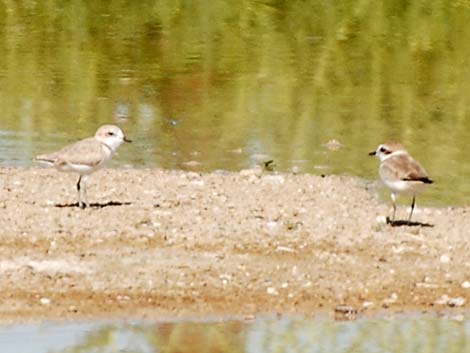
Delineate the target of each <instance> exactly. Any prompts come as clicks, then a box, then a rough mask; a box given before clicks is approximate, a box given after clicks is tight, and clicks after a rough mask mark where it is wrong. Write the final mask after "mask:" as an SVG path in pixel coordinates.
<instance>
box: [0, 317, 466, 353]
mask: <svg viewBox="0 0 470 353" xmlns="http://www.w3.org/2000/svg"><path fill="white" fill-rule="evenodd" d="M0 351H1V352H2V353H43V352H44V353H46V352H48V353H50V352H54V353H59V352H61V353H66V352H67V353H72V352H73V353H75V352H135V353H144V352H145V353H147V352H167V353H171V352H179V353H184V352H188V353H196V352H206V353H211V352H214V353H215V352H218V353H223V352H227V353H232V352H247V353H261V352H266V353H267V352H273V353H274V352H298V353H301V352H318V353H321V352H325V353H340V352H341V353H342V352H349V353H353V352H362V353H395V352H396V353H412V352H416V353H418V352H419V353H432V352H446V353H450V352H456V353H457V352H459V353H460V352H469V351H470V321H468V320H467V321H454V320H450V319H437V318H430V317H427V318H426V317H414V318H412V317H401V318H395V319H384V318H382V319H361V320H357V321H348V322H339V321H330V320H325V319H311V320H306V319H292V318H284V319H268V318H265V319H257V320H255V321H253V322H249V323H246V322H239V321H223V322H173V323H70V324H64V325H54V324H43V325H40V326H35V325H18V326H12V327H0Z"/></svg>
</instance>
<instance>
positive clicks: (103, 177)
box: [0, 168, 470, 322]
mask: <svg viewBox="0 0 470 353" xmlns="http://www.w3.org/2000/svg"><path fill="white" fill-rule="evenodd" d="M76 179H77V178H76V176H75V175H73V174H62V173H58V172H56V171H54V170H49V169H35V168H31V169H27V168H2V169H0V188H1V195H2V196H1V200H0V275H1V278H2V280H1V281H0V293H1V294H0V298H1V300H0V316H1V318H2V320H3V322H12V321H14V322H18V321H30V320H42V319H63V318H66V319H75V318H80V319H83V318H102V317H106V318H117V317H132V318H158V317H161V316H213V315H237V316H239V315H240V316H243V315H249V316H250V315H256V314H259V313H277V312H279V313H301V314H306V315H310V314H314V313H316V312H319V311H327V312H333V311H334V309H335V308H336V307H337V306H338V305H340V304H342V305H347V306H351V307H352V308H354V309H355V310H357V311H358V312H364V313H373V312H376V311H378V310H380V311H382V310H385V311H390V312H397V311H401V310H426V311H448V310H450V311H451V312H457V313H460V312H466V311H465V310H468V308H469V307H470V304H469V300H470V289H469V288H468V287H470V283H469V281H470V258H469V256H468V254H469V253H470V240H469V239H470V238H469V234H468V230H469V229H470V218H469V217H468V212H469V210H470V209H468V208H451V207H449V208H426V207H425V208H423V207H419V208H418V209H417V210H416V213H415V215H414V220H415V221H417V222H420V223H422V224H426V225H431V226H419V225H417V226H401V227H391V226H390V225H387V224H385V223H384V222H383V221H384V216H385V215H387V214H388V213H389V212H390V205H389V204H388V203H386V202H384V201H381V200H379V199H378V197H377V190H376V183H375V182H367V181H363V180H360V179H356V178H353V177H343V176H327V177H324V178H322V177H320V176H312V175H292V174H261V173H258V172H256V171H242V172H240V173H228V172H227V173H225V172H220V173H217V172H216V173H209V174H198V173H192V172H182V171H163V170H157V169H152V170H146V169H144V170H136V169H107V170H102V171H100V172H98V173H96V174H95V175H93V176H92V178H90V183H89V188H88V197H89V201H90V202H91V203H92V204H94V207H92V208H90V209H85V210H81V209H79V208H78V207H75V206H73V204H74V203H76V190H75V188H74V187H75V183H76ZM418 201H419V200H418ZM406 215H407V209H406V208H405V207H400V208H399V210H398V216H399V217H401V218H406ZM467 312H468V311H467Z"/></svg>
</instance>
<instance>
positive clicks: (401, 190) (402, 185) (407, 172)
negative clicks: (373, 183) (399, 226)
mask: <svg viewBox="0 0 470 353" xmlns="http://www.w3.org/2000/svg"><path fill="white" fill-rule="evenodd" d="M369 155H371V156H377V158H378V159H379V160H380V167H379V176H380V179H381V180H382V182H383V183H384V184H385V186H386V187H387V188H388V189H389V190H390V191H391V194H390V197H391V198H392V202H393V215H392V219H391V221H392V222H393V221H394V220H395V212H396V209H397V206H396V203H395V202H396V199H397V196H398V195H399V194H408V195H412V196H413V201H412V203H411V211H410V215H409V217H408V222H410V221H411V216H412V215H413V210H414V207H415V201H416V195H417V193H419V192H420V191H422V190H423V189H424V188H425V187H426V185H427V184H432V183H433V181H432V180H431V179H429V176H428V173H427V172H426V170H425V169H424V168H423V166H422V165H421V164H420V163H419V162H417V161H416V160H415V159H413V157H411V156H410V154H409V153H408V151H407V150H406V149H405V148H404V147H403V146H402V145H401V144H400V143H398V142H387V143H384V144H381V145H379V146H378V147H377V149H376V150H375V151H373V152H370V153H369Z"/></svg>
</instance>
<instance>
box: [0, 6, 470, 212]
mask: <svg viewBox="0 0 470 353" xmlns="http://www.w3.org/2000/svg"><path fill="white" fill-rule="evenodd" d="M469 22H470V6H469V3H468V1H463V0H462V1H454V2H449V3H445V2H444V3H443V2H442V1H441V0H430V1H402V0H377V1H369V0H347V1H339V2H331V1H322V0H306V1H277V0H263V1H253V0H246V1H226V0H202V1H193V2H187V1H174V0H162V1H154V0H142V1H112V2H106V1H79V0H71V1H66V2H64V1H21V2H17V1H7V2H3V3H2V4H1V5H0V49H1V52H2V55H1V56H0V105H1V107H2V116H1V118H0V131H1V134H0V163H1V164H2V165H11V164H20V165H24V164H29V163H31V162H30V161H31V157H32V156H34V155H35V154H37V153H39V152H47V151H50V150H53V149H55V148H58V147H60V146H62V145H63V144H64V143H66V142H69V141H73V140H75V139H76V138H78V137H85V136H88V135H91V134H93V133H94V131H95V130H96V128H97V126H99V125H100V124H103V123H107V122H115V123H117V124H119V125H121V126H122V127H123V129H124V130H125V131H126V133H127V134H128V135H129V136H132V137H133V139H134V140H135V141H136V143H135V144H133V145H132V146H126V147H127V148H125V149H124V148H123V149H122V150H121V151H120V158H119V160H116V161H113V163H115V164H116V165H117V164H122V163H129V164H132V165H135V166H142V165H147V166H161V167H163V168H195V169H198V170H214V169H231V170H237V169H240V168H244V167H247V166H249V165H250V163H251V162H252V160H253V158H252V155H253V154H260V153H263V154H269V155H271V156H272V157H273V158H274V159H275V160H276V165H277V167H278V169H279V170H290V169H291V168H292V167H294V166H295V167H297V168H299V169H300V170H301V171H304V172H311V173H341V174H344V173H346V174H353V175H359V176H361V177H366V178H369V179H374V178H377V170H376V169H377V163H376V161H375V160H373V159H371V158H368V156H367V152H369V151H370V150H373V149H374V148H375V147H376V146H377V144H378V143H379V142H383V140H385V139H389V138H394V139H398V140H401V141H402V142H403V143H404V144H405V145H406V146H407V147H408V148H409V150H410V151H411V152H412V153H413V154H414V155H416V156H417V157H418V159H419V160H421V161H422V163H423V164H424V165H425V166H426V167H427V169H428V171H429V173H430V175H431V176H432V177H433V179H435V180H436V184H435V185H433V186H432V188H430V190H429V191H428V192H426V193H425V194H424V199H423V198H420V200H426V202H428V203H429V202H430V203H434V204H447V203H464V202H466V199H465V195H467V194H468V192H470V184H469V183H467V182H466V181H467V179H468V177H470V162H468V157H467V153H466V150H467V146H466V145H467V141H468V140H469V137H470V108H469V107H470V104H469V101H468V92H470V65H468V58H469V57H470V26H468V23H469ZM332 139H336V140H338V141H339V142H341V143H342V144H343V145H344V148H341V149H340V150H339V151H331V150H329V149H328V148H326V147H325V145H324V144H325V143H326V142H328V141H330V140H332ZM444 191H445V192H444Z"/></svg>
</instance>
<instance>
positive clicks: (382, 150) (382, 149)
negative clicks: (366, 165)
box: [379, 147, 387, 152]
mask: <svg viewBox="0 0 470 353" xmlns="http://www.w3.org/2000/svg"><path fill="white" fill-rule="evenodd" d="M379 151H380V152H386V151H387V150H386V149H385V147H380V150H379Z"/></svg>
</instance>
